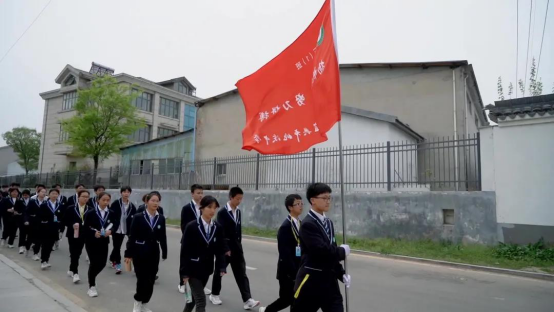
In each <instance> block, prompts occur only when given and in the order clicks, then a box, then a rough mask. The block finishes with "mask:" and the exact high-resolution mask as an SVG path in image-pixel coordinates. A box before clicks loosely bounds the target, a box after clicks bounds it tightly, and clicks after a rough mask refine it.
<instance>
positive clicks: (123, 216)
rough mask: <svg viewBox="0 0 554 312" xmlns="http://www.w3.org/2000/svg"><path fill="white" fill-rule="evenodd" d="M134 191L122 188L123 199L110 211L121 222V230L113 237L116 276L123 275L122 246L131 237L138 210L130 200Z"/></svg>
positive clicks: (111, 257)
mask: <svg viewBox="0 0 554 312" xmlns="http://www.w3.org/2000/svg"><path fill="white" fill-rule="evenodd" d="M131 192H133V190H132V189H131V187H130V186H124V187H122V188H121V190H120V193H121V198H120V199H118V200H115V201H114V202H113V203H112V205H111V206H110V209H111V210H112V211H113V212H114V213H115V217H114V218H118V220H119V228H118V229H117V231H116V232H115V233H114V234H113V235H112V237H113V249H112V253H111V254H110V262H111V264H112V268H113V269H115V274H121V245H122V244H123V239H124V238H125V236H126V235H129V230H130V229H131V221H133V216H134V215H135V214H136V213H137V208H136V207H135V205H134V204H133V203H132V202H131V201H130V200H129V197H130V196H131Z"/></svg>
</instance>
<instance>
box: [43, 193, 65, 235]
mask: <svg viewBox="0 0 554 312" xmlns="http://www.w3.org/2000/svg"><path fill="white" fill-rule="evenodd" d="M62 209H63V205H62V204H60V203H58V202H56V203H55V204H52V202H50V200H48V199H47V200H45V201H44V202H43V203H42V205H40V207H39V208H38V213H37V220H38V223H39V231H40V232H39V237H40V238H49V239H53V240H58V238H59V236H58V232H59V225H60V223H61V222H62V220H63V218H62V215H63V212H62Z"/></svg>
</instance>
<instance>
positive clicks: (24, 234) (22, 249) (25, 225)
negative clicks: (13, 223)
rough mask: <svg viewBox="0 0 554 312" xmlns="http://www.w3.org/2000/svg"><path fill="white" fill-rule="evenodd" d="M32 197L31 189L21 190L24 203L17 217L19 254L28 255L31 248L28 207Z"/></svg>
mask: <svg viewBox="0 0 554 312" xmlns="http://www.w3.org/2000/svg"><path fill="white" fill-rule="evenodd" d="M30 197H31V192H30V191H29V190H23V192H21V203H22V205H19V209H20V211H18V215H17V216H16V218H17V226H18V228H19V254H20V255H22V254H25V256H27V251H28V250H29V248H27V246H30V244H28V241H30V235H29V231H30V226H29V220H27V217H26V215H27V209H29V201H30Z"/></svg>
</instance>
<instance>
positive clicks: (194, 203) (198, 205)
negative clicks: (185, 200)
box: [190, 199, 200, 210]
mask: <svg viewBox="0 0 554 312" xmlns="http://www.w3.org/2000/svg"><path fill="white" fill-rule="evenodd" d="M190 201H191V202H192V204H193V205H194V208H196V210H198V209H200V204H197V203H196V202H195V201H194V199H191V200H190Z"/></svg>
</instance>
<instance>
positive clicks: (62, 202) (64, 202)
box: [52, 183, 67, 250]
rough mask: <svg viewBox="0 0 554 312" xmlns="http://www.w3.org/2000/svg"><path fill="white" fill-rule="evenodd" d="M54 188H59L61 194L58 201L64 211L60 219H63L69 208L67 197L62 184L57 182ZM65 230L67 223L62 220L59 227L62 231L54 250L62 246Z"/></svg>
mask: <svg viewBox="0 0 554 312" xmlns="http://www.w3.org/2000/svg"><path fill="white" fill-rule="evenodd" d="M52 188H53V189H56V190H58V194H60V196H58V203H60V210H61V213H62V215H61V218H60V219H63V214H64V213H65V209H66V208H67V197H65V196H63V195H62V185H61V184H58V183H56V184H54V185H52ZM64 230H65V224H64V223H63V222H60V228H59V231H60V233H59V234H58V239H57V240H56V242H55V243H54V247H53V249H52V250H57V249H58V248H59V247H60V241H61V240H62V237H63V231H64Z"/></svg>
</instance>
